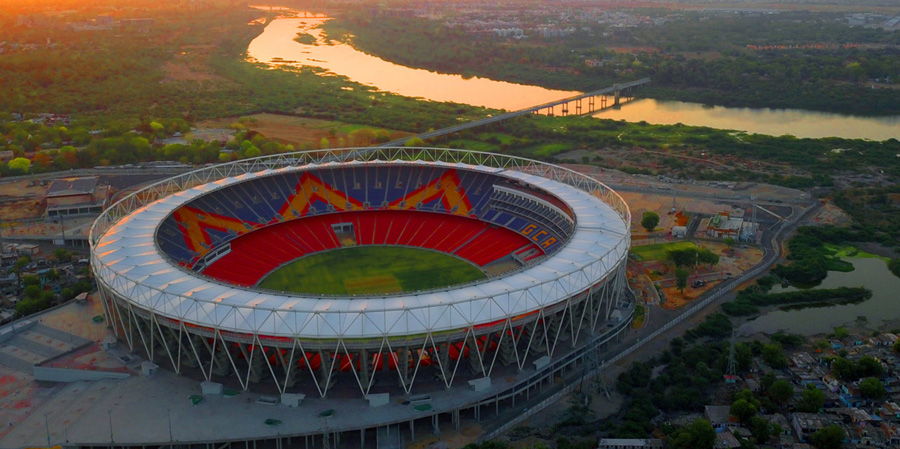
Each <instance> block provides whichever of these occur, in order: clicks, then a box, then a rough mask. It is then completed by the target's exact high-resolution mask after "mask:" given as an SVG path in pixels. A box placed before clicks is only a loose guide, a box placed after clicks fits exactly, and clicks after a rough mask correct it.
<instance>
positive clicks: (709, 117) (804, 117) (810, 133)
mask: <svg viewBox="0 0 900 449" xmlns="http://www.w3.org/2000/svg"><path fill="white" fill-rule="evenodd" d="M594 117H598V118H607V119H613V120H626V121H629V122H639V121H641V120H644V121H646V122H647V123H652V124H655V125H674V124H676V123H682V124H685V125H692V126H709V127H711V128H720V129H736V130H741V131H746V132H749V133H758V134H769V135H774V136H780V135H783V134H791V135H793V136H797V137H811V138H819V137H846V138H851V139H872V140H887V139H890V138H900V117H897V116H894V117H858V116H848V115H841V114H832V113H828V112H815V111H804V110H800V109H752V108H726V107H723V106H704V105H702V104H698V103H685V102H681V101H657V100H652V99H640V100H635V101H633V102H630V103H628V104H626V105H624V106H622V107H621V108H619V109H606V110H604V111H601V112H599V113H597V114H594Z"/></svg>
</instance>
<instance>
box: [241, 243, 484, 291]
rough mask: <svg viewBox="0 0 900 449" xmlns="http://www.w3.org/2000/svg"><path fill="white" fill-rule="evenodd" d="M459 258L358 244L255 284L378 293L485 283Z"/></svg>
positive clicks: (283, 269)
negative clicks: (479, 281) (479, 280)
mask: <svg viewBox="0 0 900 449" xmlns="http://www.w3.org/2000/svg"><path fill="white" fill-rule="evenodd" d="M484 278H485V275H484V273H483V272H482V271H481V270H480V269H479V268H478V267H476V266H475V265H472V264H470V263H469V262H466V261H464V260H462V259H458V258H456V257H453V256H450V255H447V254H442V253H439V252H435V251H429V250H424V249H418V248H406V247H397V246H356V247H349V248H341V249H337V250H333V251H327V252H324V253H321V254H313V255H311V256H307V257H304V258H302V259H298V260H295V261H294V262H291V263H289V264H287V265H285V266H283V267H281V268H279V269H277V270H275V271H273V272H272V273H270V274H269V275H268V276H266V277H265V278H264V279H263V280H262V282H260V284H259V286H260V287H263V288H268V289H272V290H282V291H290V292H296V293H312V294H335V295H337V294H379V293H398V292H409V291H415V290H425V289H432V288H441V287H447V286H450V285H456V284H461V283H465V282H470V281H475V280H478V279H484Z"/></svg>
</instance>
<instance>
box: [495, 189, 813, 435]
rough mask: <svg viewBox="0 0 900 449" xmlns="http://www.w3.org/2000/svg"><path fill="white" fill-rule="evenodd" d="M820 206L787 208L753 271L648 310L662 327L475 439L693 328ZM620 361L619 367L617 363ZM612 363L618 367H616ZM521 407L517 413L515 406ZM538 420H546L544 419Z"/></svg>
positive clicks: (755, 272) (633, 336) (632, 339)
mask: <svg viewBox="0 0 900 449" xmlns="http://www.w3.org/2000/svg"><path fill="white" fill-rule="evenodd" d="M821 208H822V203H820V202H818V201H817V202H815V203H814V204H812V205H811V206H810V207H808V208H804V209H798V208H796V207H794V208H792V212H791V215H790V216H788V217H787V218H788V219H787V221H785V222H783V224H782V225H780V226H776V228H777V229H774V230H773V229H770V230H767V231H765V232H764V233H763V241H765V242H769V245H768V246H767V247H766V248H765V250H766V254H765V255H764V256H763V259H762V260H761V261H760V262H759V263H758V264H757V265H755V266H754V267H753V268H751V269H750V270H748V271H747V272H745V273H744V274H742V275H741V276H739V277H737V278H734V279H731V280H729V281H726V282H723V283H722V284H719V285H718V286H717V287H715V288H713V289H711V290H710V291H708V292H706V293H705V294H704V295H702V296H700V297H699V298H697V300H696V302H695V303H694V305H692V306H691V307H690V308H688V309H686V310H684V311H667V310H665V309H660V308H657V309H655V310H654V318H653V321H654V322H656V323H659V322H664V323H665V324H664V325H663V326H662V327H657V328H654V326H653V325H649V326H644V327H643V328H642V329H638V330H634V331H630V333H629V334H628V335H627V336H625V338H623V339H622V341H620V342H619V343H618V344H616V345H614V346H613V347H612V348H610V349H609V350H608V351H607V352H606V353H605V354H603V356H602V357H603V362H602V365H601V366H600V368H599V369H597V370H596V371H594V372H589V373H586V374H584V375H582V376H578V375H573V376H571V377H570V378H568V379H565V381H564V382H562V383H559V384H557V387H556V388H546V389H544V391H542V392H541V393H540V394H537V395H533V396H532V397H531V399H530V400H529V401H527V402H523V403H521V404H520V405H518V406H517V407H516V408H515V409H513V410H506V411H504V412H503V413H501V414H499V415H498V416H496V417H494V418H492V419H491V420H490V421H487V422H483V423H482V427H483V428H484V429H485V433H484V435H483V436H482V437H481V438H479V441H484V440H489V439H493V438H496V437H498V436H500V435H501V434H502V433H503V432H505V431H507V430H509V429H512V428H513V427H515V426H517V425H518V424H519V423H521V422H523V421H525V420H526V419H528V418H529V417H531V416H535V415H539V412H540V411H541V410H542V409H545V408H547V407H548V406H550V405H552V404H553V403H554V402H556V401H558V400H560V399H562V398H565V397H567V396H568V395H569V394H570V393H572V392H574V391H575V389H576V387H577V386H578V385H580V384H583V383H584V382H586V381H591V380H593V378H594V377H597V376H598V375H606V374H608V372H612V371H614V370H615V369H616V368H618V369H624V367H626V366H630V364H631V362H632V361H633V360H634V359H646V358H649V357H652V356H653V355H656V354H659V353H661V352H662V351H663V350H665V349H666V348H667V347H668V345H669V341H671V340H672V339H673V338H675V337H679V336H681V335H683V334H684V333H685V332H686V331H687V330H689V329H691V328H693V327H695V326H696V325H697V324H698V323H699V322H700V321H701V320H702V319H703V318H704V317H705V316H707V315H709V314H711V313H712V312H714V311H715V310H716V308H717V307H718V306H719V305H720V304H722V303H724V302H726V301H730V300H732V299H734V296H735V289H736V288H737V287H738V286H740V285H741V284H744V283H746V282H749V281H751V280H753V279H755V278H756V277H758V276H760V275H761V274H763V273H764V272H765V271H766V270H768V269H769V268H770V267H772V265H774V264H775V263H776V262H778V261H779V260H780V259H781V257H782V254H781V250H782V244H783V242H784V240H785V239H786V238H787V237H788V236H789V235H791V233H792V232H793V231H794V230H796V228H797V226H799V225H800V224H802V223H803V222H804V221H806V220H807V219H809V218H810V217H811V216H813V215H814V214H815V213H816V212H817V211H818V210H820V209H821ZM619 362H621V363H619ZM616 365H618V367H616ZM519 407H521V409H520V408H519ZM543 419H546V417H544V418H543Z"/></svg>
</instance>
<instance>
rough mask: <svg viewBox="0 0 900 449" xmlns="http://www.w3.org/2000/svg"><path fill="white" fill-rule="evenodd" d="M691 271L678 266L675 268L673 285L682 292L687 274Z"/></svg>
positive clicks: (685, 285)
mask: <svg viewBox="0 0 900 449" xmlns="http://www.w3.org/2000/svg"><path fill="white" fill-rule="evenodd" d="M690 274H691V272H690V271H688V269H687V268H681V267H678V268H676V269H675V287H677V288H678V290H680V291H681V294H682V295H683V294H684V288H685V287H687V281H688V276H690Z"/></svg>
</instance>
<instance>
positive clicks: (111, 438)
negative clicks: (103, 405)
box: [106, 410, 116, 443]
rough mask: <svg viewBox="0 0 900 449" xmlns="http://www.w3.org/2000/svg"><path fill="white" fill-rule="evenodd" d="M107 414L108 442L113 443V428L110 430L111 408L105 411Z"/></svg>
mask: <svg viewBox="0 0 900 449" xmlns="http://www.w3.org/2000/svg"><path fill="white" fill-rule="evenodd" d="M106 414H107V416H109V442H110V443H115V442H116V440H114V439H113V430H112V410H107V411H106Z"/></svg>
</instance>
